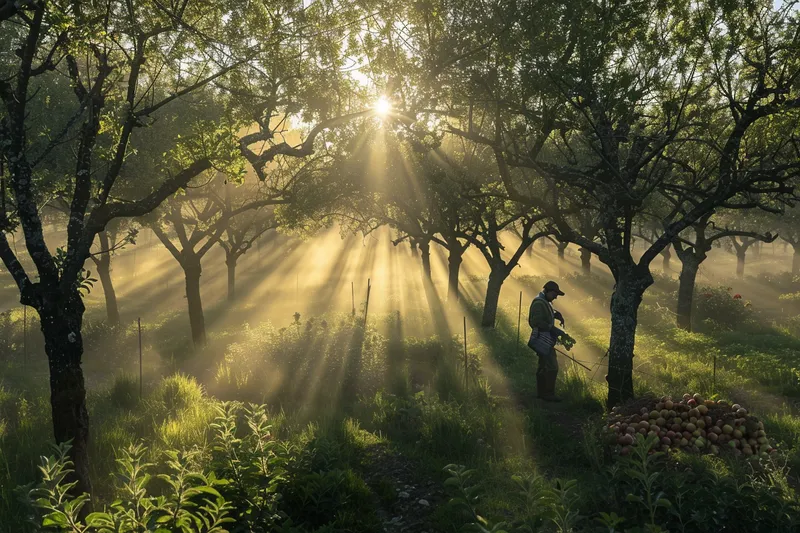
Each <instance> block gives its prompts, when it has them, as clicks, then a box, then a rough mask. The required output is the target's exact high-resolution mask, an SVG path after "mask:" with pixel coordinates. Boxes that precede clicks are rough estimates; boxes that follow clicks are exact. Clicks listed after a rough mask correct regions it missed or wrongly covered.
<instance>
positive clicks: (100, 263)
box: [95, 231, 119, 326]
mask: <svg viewBox="0 0 800 533" xmlns="http://www.w3.org/2000/svg"><path fill="white" fill-rule="evenodd" d="M98 237H99V239H100V249H101V250H102V251H104V252H105V253H101V254H100V256H99V257H98V258H97V260H96V261H95V266H97V276H98V277H99V278H100V284H101V285H102V286H103V296H104V297H105V300H106V315H107V316H108V323H109V324H111V325H112V326H118V325H119V305H118V304H117V293H116V291H114V282H113V280H112V278H111V252H109V251H108V250H110V246H109V240H108V234H107V233H106V232H105V231H103V232H101V233H100V234H99V235H98Z"/></svg>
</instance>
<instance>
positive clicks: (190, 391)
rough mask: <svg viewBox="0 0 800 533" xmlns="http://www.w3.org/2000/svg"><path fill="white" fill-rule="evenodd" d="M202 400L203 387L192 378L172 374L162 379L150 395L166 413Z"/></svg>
mask: <svg viewBox="0 0 800 533" xmlns="http://www.w3.org/2000/svg"><path fill="white" fill-rule="evenodd" d="M202 399H203V387H202V386H201V385H200V384H199V383H197V381H196V380H195V379H194V378H193V377H189V376H185V375H183V374H174V375H172V376H169V377H167V378H164V379H163V380H162V381H161V383H160V384H159V386H158V388H157V389H156V390H155V392H154V393H153V395H152V401H154V402H158V403H160V404H161V405H163V406H164V408H165V409H166V410H167V412H170V413H172V412H175V411H178V410H180V409H185V408H187V407H189V406H191V405H197V404H199V403H200V402H201V401H202Z"/></svg>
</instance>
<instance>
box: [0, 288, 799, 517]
mask: <svg viewBox="0 0 800 533" xmlns="http://www.w3.org/2000/svg"><path fill="white" fill-rule="evenodd" d="M535 282H536V283H538V280H537V281H535ZM532 283H533V282H532ZM659 290H662V289H659ZM669 290H671V286H670V284H669V282H664V288H663V291H665V292H664V293H663V294H667V293H668V291H669ZM596 292H597V294H596V295H594V296H592V297H593V298H597V299H599V300H601V301H602V299H603V298H605V297H606V293H604V292H603V290H601V289H600V288H598V290H597V291H596ZM656 295H657V294H656ZM468 311H469V313H471V315H472V316H473V317H475V318H477V317H478V316H479V313H480V308H479V306H477V305H475V306H472V307H470V308H469V310H468ZM663 314H664V313H663V311H662V310H660V309H659V308H657V307H654V306H653V300H652V299H649V300H647V301H646V302H645V307H644V309H643V313H642V316H644V317H646V319H647V320H646V321H645V322H644V323H643V324H642V325H641V327H640V329H639V333H638V334H637V347H636V354H637V356H636V358H635V368H636V370H635V373H634V378H635V380H636V391H637V394H644V393H654V394H656V395H662V394H672V395H675V394H681V393H683V392H685V391H688V392H700V393H701V394H704V395H707V396H709V397H711V396H717V397H721V398H727V399H731V400H734V401H740V402H741V403H743V404H745V405H747V406H748V407H751V410H752V411H753V412H754V414H756V415H758V416H760V417H761V418H762V419H763V420H764V423H765V425H766V428H767V433H768V435H769V437H770V438H771V439H773V441H775V442H776V443H778V444H779V446H780V448H781V449H782V450H783V454H782V457H784V458H785V460H786V462H785V464H777V465H774V466H772V467H770V468H771V469H770V470H768V471H767V472H768V475H767V474H765V476H766V477H764V476H762V477H755V478H754V477H753V473H752V472H748V471H746V469H744V468H740V466H741V465H738V464H737V463H736V462H735V461H733V462H731V461H726V460H718V459H713V458H697V457H692V456H685V455H683V456H679V457H677V458H676V461H677V463H679V464H682V465H684V466H685V469H686V472H690V473H691V474H689V473H687V474H685V475H684V474H681V475H677V474H676V475H673V474H672V473H665V474H664V475H663V478H662V480H661V481H660V483H662V485H661V486H662V488H663V489H664V490H666V491H668V494H669V495H670V497H671V498H673V500H675V501H673V502H672V503H673V504H674V505H676V506H680V505H685V504H683V503H681V501H679V498H680V496H679V495H680V494H682V493H681V490H680V489H679V488H675V487H672V485H671V484H672V483H687V482H691V483H696V484H698V486H702V484H703V483H707V482H708V480H709V479H712V478H713V479H717V480H720V481H719V482H720V483H722V484H723V485H724V486H726V487H728V486H729V485H730V491H729V492H724V491H723V492H724V494H725V495H727V496H726V497H728V496H729V497H730V498H731V502H733V503H730V504H729V503H724V505H735V499H736V498H741V499H742V501H747V502H751V503H752V502H753V501H755V502H760V503H758V505H761V506H762V507H764V508H765V509H766V508H769V509H773V508H775V506H780V505H784V506H786V509H788V510H789V511H790V512H792V513H793V512H795V511H796V509H797V507H796V504H797V495H796V494H795V493H794V491H793V489H792V488H791V483H793V482H794V481H793V480H794V479H796V474H797V472H798V468H800V422H799V421H800V418H798V416H797V413H796V410H795V409H796V408H795V406H794V405H793V404H792V402H791V400H792V398H793V397H794V396H795V395H796V394H797V383H796V378H792V376H791V374H790V372H789V371H790V370H791V369H793V368H794V367H795V366H796V365H797V361H796V359H797V357H799V356H798V346H800V340H799V339H798V338H797V337H795V336H794V335H792V334H791V333H790V332H787V331H786V329H785V328H784V329H781V325H780V324H775V325H769V326H766V327H764V326H762V327H760V328H759V327H753V324H752V323H750V324H748V325H747V327H748V328H749V329H747V330H742V329H740V330H739V331H724V330H720V329H718V328H716V329H715V328H710V329H708V330H705V331H701V332H698V333H686V332H683V331H679V330H677V329H675V328H673V327H671V326H670V325H669V320H668V316H667V319H664V320H655V319H654V318H653V317H660V316H662V315H663ZM515 315H516V309H507V308H506V309H503V312H501V313H500V315H499V317H498V323H497V326H496V328H495V329H494V330H491V331H474V332H470V336H469V339H470V342H469V345H468V355H469V364H468V368H469V378H468V379H467V380H466V382H465V379H464V367H463V363H462V361H463V354H462V353H461V350H462V347H461V341H460V340H459V339H458V337H457V336H455V337H453V338H452V339H446V338H445V339H442V338H441V337H431V338H425V339H419V338H411V337H402V336H401V335H400V334H399V333H397V330H398V329H399V328H398V327H397V326H398V324H399V317H397V316H385V317H376V318H375V319H374V322H372V323H371V325H370V326H369V327H367V328H364V327H363V325H362V324H361V323H360V322H359V321H353V320H352V319H351V318H349V317H348V316H346V315H330V316H325V317H316V318H314V319H313V320H304V321H302V322H301V323H299V324H297V325H296V326H289V327H285V328H275V327H273V326H271V325H269V324H264V325H261V326H258V327H253V328H250V327H245V328H239V329H238V330H236V331H231V332H221V333H219V334H217V335H216V336H215V337H214V338H215V339H216V340H213V341H212V343H211V346H210V347H209V348H207V349H206V350H202V351H196V352H194V353H193V355H192V356H191V357H189V358H187V359H185V360H184V359H182V360H175V359H174V358H170V361H169V364H168V365H165V366H164V370H167V369H169V370H172V369H177V370H183V373H180V372H178V373H172V374H168V375H167V376H166V377H164V378H163V379H155V378H151V379H150V380H149V381H148V382H147V383H146V386H145V394H144V397H143V398H141V399H140V398H139V389H138V376H134V375H132V374H130V373H126V372H118V373H117V374H116V375H115V376H114V378H113V379H110V380H107V382H104V383H102V384H101V385H100V386H98V387H96V388H94V389H93V390H92V391H90V394H89V397H88V401H89V409H90V415H91V422H92V439H91V450H90V455H91V458H92V476H93V480H94V484H95V489H96V497H97V499H98V502H99V503H100V504H102V503H109V502H110V501H112V500H113V499H114V497H115V496H116V494H117V488H115V484H114V480H113V478H112V477H111V476H110V473H111V472H113V471H114V470H115V466H116V460H117V459H118V458H119V456H120V453H121V451H123V450H124V449H126V447H128V446H130V445H131V444H133V443H136V442H145V443H146V445H147V450H146V457H147V460H148V461H151V462H155V463H158V464H162V463H163V460H164V459H163V458H164V454H165V453H166V452H167V451H169V450H176V449H191V448H196V449H198V450H201V451H202V450H205V451H204V452H202V453H203V454H208V453H210V452H209V450H211V448H212V440H213V435H212V432H211V428H212V425H213V423H214V421H215V420H216V418H217V417H218V416H219V409H220V406H221V405H222V404H221V400H232V401H241V402H245V403H248V402H254V403H256V404H259V403H264V402H266V403H267V404H268V408H267V412H268V419H269V423H270V426H271V429H270V431H271V432H272V435H274V438H275V439H277V440H278V441H280V442H282V443H284V444H285V446H286V447H287V449H296V450H300V451H298V452H297V453H298V454H299V455H298V457H303V458H304V459H302V461H305V463H303V464H305V465H306V466H305V467H303V468H306V467H308V468H311V469H312V471H313V468H318V469H320V472H322V474H321V477H319V476H317V477H313V476H311V475H310V471H306V470H302V472H300V471H298V472H299V473H298V474H297V475H296V476H295V477H292V478H291V479H292V482H291V483H289V484H288V485H286V486H283V488H282V489H281V490H283V491H284V492H285V497H286V501H287V502H288V503H287V505H288V507H287V508H288V509H295V511H293V512H296V511H297V509H298V508H303V506H305V505H308V500H307V499H305V498H306V497H305V496H303V494H304V493H303V490H311V489H309V488H308V487H312V486H313V487H316V488H315V489H314V490H319V491H322V493H320V494H318V496H319V497H320V498H323V497H324V498H328V499H327V500H325V502H327V503H326V504H325V505H326V506H327V507H325V506H323V507H324V508H325V509H327V511H324V512H323V513H322V514H318V515H315V517H313V524H312V523H311V522H309V523H307V524H306V525H305V526H302V527H303V528H305V529H299V530H298V531H301V530H302V531H306V530H308V531H312V530H315V529H314V528H317V527H328V526H329V525H330V524H332V523H333V522H330V520H334V521H335V520H336V518H335V516H336V513H335V512H334V511H335V509H336V507H337V506H340V505H341V501H340V500H339V499H337V497H334V496H333V495H332V494H333V493H331V492H330V491H331V490H333V489H331V487H334V486H337V487H346V492H347V493H348V494H352V497H353V501H359V502H362V505H363V506H365V509H366V511H365V513H366V514H365V516H366V515H369V517H370V518H369V519H368V520H367V521H366V522H363V523H362V522H358V521H355V522H353V520H355V518H354V517H353V516H349V515H348V516H340V517H339V519H340V520H341V523H345V522H347V523H351V522H352V523H358V524H360V525H358V526H357V527H374V524H375V522H374V518H375V516H374V513H375V512H376V509H377V507H376V506H379V505H381V503H380V502H384V503H386V504H388V503H389V502H391V501H392V500H393V495H392V494H391V493H390V491H389V489H388V488H387V487H389V486H390V485H389V480H383V481H382V482H381V481H379V482H377V484H375V485H374V486H372V487H370V486H368V485H367V484H366V482H365V481H364V472H363V470H362V469H363V468H364V463H363V458H364V456H365V452H366V450H367V449H368V448H369V447H371V446H375V445H378V444H382V445H386V446H389V447H390V448H391V449H394V450H397V451H401V452H402V453H403V454H404V455H406V456H408V457H411V458H413V460H414V461H415V462H416V464H417V465H418V466H419V468H420V470H421V471H422V472H426V473H427V475H429V476H432V477H433V478H434V479H438V480H440V481H444V480H445V478H446V477H447V475H445V474H443V473H442V469H443V468H444V467H445V466H446V465H448V464H450V463H459V464H463V465H468V466H469V467H470V468H474V469H475V470H476V472H477V474H476V476H474V477H473V479H479V480H480V481H479V485H480V486H481V488H482V493H481V494H482V496H481V497H480V498H479V500H477V501H476V503H475V506H476V508H479V510H480V513H481V514H483V515H485V516H486V517H487V520H489V521H493V522H497V521H500V520H508V521H510V522H514V523H516V524H517V525H518V526H519V525H520V524H523V525H524V524H528V525H529V526H531V527H534V528H542V527H552V525H553V524H555V523H556V522H554V520H555V518H553V517H554V516H555V517H558V516H560V517H561V518H560V520H562V522H561V523H562V524H563V523H564V522H563V520H567V519H568V518H569V517H568V516H567V515H569V513H570V512H572V511H570V509H572V510H573V511H574V512H575V513H577V514H578V515H580V516H582V517H584V518H585V519H584V518H581V519H580V521H579V522H576V523H580V524H581V529H580V530H586V531H591V530H593V529H592V528H591V527H590V526H589V525H588V524H589V523H591V522H592V521H595V519H599V518H601V516H600V512H601V511H613V512H616V513H618V514H620V515H625V516H627V520H628V522H627V524H628V525H632V523H631V521H632V520H639V519H640V517H641V516H643V515H642V514H641V512H640V511H637V510H635V509H634V510H631V508H630V507H629V506H627V505H626V504H625V503H624V502H623V501H622V500H621V499H620V498H621V496H620V493H621V492H625V491H628V492H631V493H636V491H638V490H640V488H639V487H637V486H633V485H630V480H629V479H627V478H625V477H624V476H623V475H621V474H620V473H619V471H620V469H624V468H634V467H636V465H631V464H627V463H620V462H619V460H618V459H616V458H614V457H613V456H612V455H611V454H610V452H609V449H608V448H607V446H606V445H605V441H604V440H603V436H602V432H601V427H602V416H603V413H604V407H603V406H604V396H605V387H604V383H603V374H604V370H603V368H602V366H599V367H598V366H596V363H597V362H598V361H596V360H591V358H589V357H588V356H586V357H587V360H586V361H587V363H588V364H590V365H591V366H592V368H593V372H586V371H584V370H583V369H581V368H580V367H578V366H577V365H574V364H571V363H567V361H566V360H563V359H562V371H561V373H560V376H559V383H558V391H559V394H560V395H561V396H562V397H563V398H564V402H563V403H562V404H559V405H557V406H554V405H547V404H542V403H540V402H539V401H538V400H536V399H535V398H534V396H535V393H536V388H535V366H536V362H535V358H534V356H533V354H532V353H531V352H530V350H528V349H527V347H525V346H524V339H525V335H523V336H522V337H523V339H522V341H521V342H520V343H518V342H517V331H516V320H515ZM512 317H513V318H512ZM177 320H178V319H177V318H174V317H166V318H165V319H164V321H163V322H162V323H161V324H160V328H161V329H163V330H164V331H160V330H159V331H160V332H158V333H157V334H156V337H155V338H163V339H170V338H175V339H177V338H178V337H179V335H178V334H177V333H175V331H174V329H175V328H176V327H177V324H178V321H177ZM608 328H609V322H608V320H607V319H604V318H601V317H592V316H589V317H587V318H585V319H584V320H581V321H580V322H579V323H577V324H575V327H574V329H573V330H572V331H573V332H574V333H573V335H574V336H576V337H577V338H578V340H579V342H580V344H579V350H576V351H575V353H576V354H577V353H581V351H580V349H583V348H584V347H588V348H592V349H593V353H598V352H599V353H602V352H603V351H604V346H605V344H606V343H607V335H608V333H607V332H608ZM92 335H96V336H97V337H96V338H97V339H100V338H106V340H108V338H109V337H103V336H109V335H110V336H112V337H113V336H115V335H116V336H118V337H119V338H120V340H118V341H114V342H122V343H128V342H130V339H131V331H130V329H129V328H121V329H120V330H119V331H117V332H107V331H104V330H102V328H98V329H97V330H96V331H94V332H92ZM174 346H176V347H177V346H179V343H177V344H175V345H174ZM175 349H179V348H175ZM165 353H166V352H165ZM715 357H716V362H717V363H716V365H717V366H716V376H714V372H713V364H714V358H715ZM21 370H22V369H21V368H20V367H19V366H14V365H12V366H11V367H10V370H9V372H8V373H7V374H6V375H8V376H14V378H15V379H7V380H6V383H5V384H4V385H2V387H0V497H1V498H0V501H2V504H1V505H0V524H3V526H2V527H5V528H6V529H7V530H8V531H24V529H23V528H24V527H26V526H24V518H25V514H26V513H27V512H28V511H27V508H25V507H24V506H21V505H19V504H18V503H16V502H18V501H19V500H18V498H19V496H20V494H19V492H18V491H17V492H15V490H14V489H15V487H17V486H18V485H24V484H28V483H32V482H34V481H35V480H36V465H37V463H38V457H39V456H40V455H44V454H47V453H48V452H47V450H48V442H49V441H50V439H51V434H50V432H51V429H50V420H49V402H48V400H47V398H48V396H47V391H46V390H45V389H44V388H43V384H42V383H41V381H40V380H39V381H37V380H36V379H34V378H33V377H32V376H31V375H30V374H28V377H27V378H24V376H25V375H26V374H25V373H24V372H22V371H21ZM16 378H19V379H18V380H17V379H16ZM465 383H466V384H467V385H466V386H465ZM239 418H240V420H242V419H241V417H239ZM298 460H299V459H298ZM159 468H162V470H163V465H162V466H159ZM643 468H646V467H643ZM681 476H683V477H681ZM692 476H693V477H692ZM568 479H574V480H577V483H576V484H575V485H570V486H566V485H564V484H563V483H562V480H568ZM526 480H527V481H526ZM687 480H688V481H687ZM742 483H751V484H752V483H755V485H754V486H755V487H756V488H754V489H753V490H752V491H751V492H750V493H747V494H743V493H740V492H737V491H741V490H742V489H741V488H740V485H741V484H742ZM326 484H329V485H326ZM448 486H450V485H448ZM303 487H305V488H303ZM326 487H327V488H326ZM760 487H761V488H760ZM726 490H727V489H726ZM326 491H327V492H326ZM767 493H768V494H771V495H773V496H774V498H773V497H772V496H769V497H767V496H765V494H767ZM536 495H538V496H536ZM534 497H541V498H544V499H543V500H542V501H541V506H542V507H543V508H546V509H549V510H550V511H548V512H549V513H551V514H547V513H544V514H543V511H541V510H536V509H534V508H533V507H532V506H531V503H530V502H531V498H534ZM698 497H699V496H698ZM676 498H677V499H676ZM748 498H749V499H748ZM770 498H772V499H770ZM720 505H723V504H720ZM724 505H723V507H724ZM748 505H750V504H748ZM793 505H794V507H793ZM725 509H728V507H725ZM462 511H463V508H462V509H461V510H458V509H457V508H455V507H452V506H442V507H440V508H438V509H436V511H435V515H434V517H435V518H434V519H435V521H434V524H433V525H434V526H435V528H436V529H438V530H440V531H456V530H458V529H459V528H460V527H461V525H463V524H466V523H468V522H469V521H470V518H469V516H468V515H465V514H464V513H463V512H462ZM325 512H327V513H329V514H330V516H327V515H326V516H323V515H324V513H325ZM331 513H332V514H331ZM565 513H566V514H565ZM626 513H627V514H626ZM730 516H734V515H733V514H732V515H730ZM659 517H660V520H662V521H664V523H666V522H668V521H671V522H669V523H670V524H673V525H674V524H675V523H676V522H675V521H674V520H677V519H675V518H674V517H672V518H670V517H668V516H667V515H662V514H659ZM735 517H736V520H739V521H741V523H742V524H744V525H745V526H748V525H750V524H751V522H750V521H749V520H750V518H748V517H747V516H744V515H741V516H740V515H738V514H737V515H735ZM325 524H328V526H326V525H325ZM2 527H0V530H2ZM335 527H336V526H334V530H335ZM515 527H516V526H515ZM8 528H11V529H8ZM355 530H359V529H355ZM602 530H604V531H606V530H607V529H602ZM686 530H687V531H692V529H691V528H689V529H686ZM733 530H737V529H733ZM754 530H758V531H761V530H763V529H754ZM364 531H368V529H367V530H364Z"/></svg>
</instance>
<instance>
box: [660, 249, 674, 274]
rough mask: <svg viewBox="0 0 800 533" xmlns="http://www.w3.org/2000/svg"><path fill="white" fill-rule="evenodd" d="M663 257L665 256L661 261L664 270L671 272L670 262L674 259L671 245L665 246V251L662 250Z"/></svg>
mask: <svg viewBox="0 0 800 533" xmlns="http://www.w3.org/2000/svg"><path fill="white" fill-rule="evenodd" d="M661 257H662V258H663V259H662V261H661V268H662V269H663V270H664V272H669V271H670V270H671V268H670V266H669V262H670V260H671V259H672V252H670V251H669V247H666V248H664V251H663V252H661Z"/></svg>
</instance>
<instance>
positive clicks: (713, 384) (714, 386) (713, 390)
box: [711, 353, 717, 395]
mask: <svg viewBox="0 0 800 533" xmlns="http://www.w3.org/2000/svg"><path fill="white" fill-rule="evenodd" d="M716 393H717V354H716V353H714V372H713V380H712V382H711V394H712V395H713V394H716Z"/></svg>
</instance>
